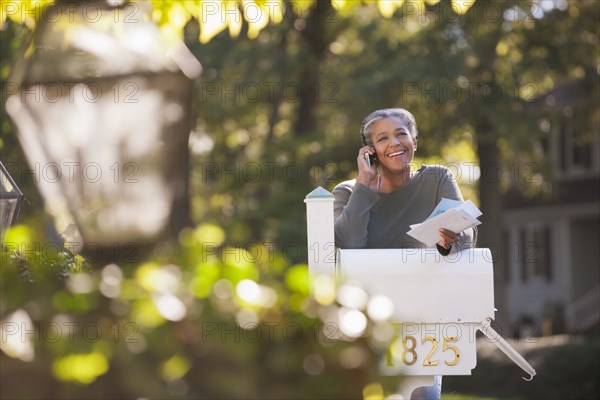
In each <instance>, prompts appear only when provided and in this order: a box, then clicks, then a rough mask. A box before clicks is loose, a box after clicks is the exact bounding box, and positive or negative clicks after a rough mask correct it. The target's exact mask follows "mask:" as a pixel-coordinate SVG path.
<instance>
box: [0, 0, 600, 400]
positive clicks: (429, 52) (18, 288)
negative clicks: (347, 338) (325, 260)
mask: <svg viewBox="0 0 600 400" xmlns="http://www.w3.org/2000/svg"><path fill="white" fill-rule="evenodd" d="M8 3H10V2H8ZM8 3H7V2H2V6H3V7H4V8H3V9H2V15H1V16H2V23H3V29H2V31H1V33H0V35H1V37H0V40H1V46H2V59H1V64H0V72H1V78H2V83H3V87H5V85H6V83H7V82H6V81H7V79H8V73H9V69H10V66H11V65H12V63H13V62H14V59H15V57H17V54H18V49H19V47H20V45H21V44H22V42H23V38H24V37H25V34H26V33H27V31H28V30H29V29H30V28H31V27H32V26H33V22H34V21H33V20H28V19H19V18H17V17H15V15H14V14H11V13H10V12H9V11H10V10H7V8H6V7H7V4H8ZM12 3H13V4H25V3H27V4H29V6H30V7H31V6H32V5H31V4H33V3H31V2H25V1H20V2H12ZM42 3H43V2H42ZM42 3H36V4H42ZM268 3H269V2H266V1H257V2H255V3H253V4H256V5H257V6H258V7H262V8H261V9H265V10H266V11H265V14H264V15H265V16H266V21H267V22H266V23H265V19H258V18H256V19H255V18H248V15H247V14H244V9H243V4H244V3H241V2H237V1H229V2H208V1H203V2H190V1H158V0H156V1H153V2H152V4H153V6H154V7H155V11H154V12H152V16H153V18H155V19H156V21H157V22H159V23H162V27H163V29H164V30H165V31H166V33H167V34H169V35H172V36H173V37H179V36H182V37H183V39H184V40H185V42H186V44H187V45H188V47H189V48H190V49H191V50H192V52H193V53H194V54H195V56H196V57H197V58H198V59H199V60H200V61H201V62H202V64H203V67H204V73H203V76H202V80H201V82H199V83H198V87H197V97H196V100H195V107H196V110H197V116H198V119H197V122H196V125H195V127H194V131H193V132H192V135H191V139H190V153H191V165H190V176H191V180H190V194H191V195H190V202H191V206H192V207H191V211H192V215H191V216H190V217H191V221H192V224H191V225H193V227H192V228H189V229H186V230H184V231H182V232H181V234H180V235H179V237H178V238H177V243H176V244H162V245H160V246H158V247H157V248H156V249H155V251H154V252H153V253H152V254H151V255H148V256H147V257H144V258H141V257H137V258H134V259H129V260H125V262H124V263H123V265H121V267H122V269H120V270H119V271H121V272H117V269H115V268H113V267H110V268H109V267H105V266H104V265H101V266H100V267H99V268H98V269H94V268H92V269H89V270H88V269H86V267H85V263H84V262H83V261H82V260H79V259H77V258H76V257H75V256H73V255H72V254H70V253H69V252H63V251H62V250H61V251H60V252H58V251H57V254H58V253H60V256H58V255H57V257H56V258H54V256H53V255H52V257H51V260H48V255H47V254H46V255H43V254H42V255H40V254H38V253H35V252H33V253H31V254H30V255H29V257H30V258H29V259H27V257H24V256H22V255H21V256H19V255H17V256H16V257H13V256H9V255H6V254H5V255H4V256H3V257H4V259H3V260H2V264H3V268H2V270H1V271H2V274H3V276H2V280H1V281H0V284H1V285H2V286H1V287H0V289H1V290H0V296H2V297H1V301H2V308H1V310H0V312H1V313H2V314H1V315H0V317H1V318H3V321H8V319H7V318H8V317H9V316H11V318H13V319H12V320H11V321H16V320H19V321H26V320H27V318H30V319H31V320H33V321H36V322H38V324H39V326H40V327H49V326H51V324H53V323H55V322H57V323H60V324H63V327H64V326H69V325H64V324H65V323H67V324H68V323H75V322H76V323H78V324H79V325H78V326H79V329H82V328H83V327H85V326H86V324H92V325H90V326H94V327H96V326H97V327H100V328H101V329H102V332H103V334H102V335H101V336H100V337H99V338H98V340H96V341H92V340H87V339H89V338H86V337H84V336H82V335H83V333H82V332H83V331H82V330H78V331H77V332H76V334H75V337H74V338H73V339H72V340H71V339H70V338H69V336H68V335H66V332H67V331H66V328H65V330H64V331H63V335H62V337H61V338H60V340H57V341H56V342H52V341H50V340H40V341H39V342H36V343H32V346H33V347H32V348H33V349H34V354H35V359H34V360H33V361H30V363H29V364H24V363H25V361H22V360H19V354H20V355H21V357H27V355H26V354H27V353H18V351H17V350H15V349H12V350H10V351H12V352H10V351H9V352H7V351H4V350H3V351H4V354H2V355H1V356H0V357H2V359H1V361H2V373H3V380H4V379H5V377H6V379H7V380H10V381H12V380H13V379H14V381H15V382H22V381H21V380H20V379H22V373H21V371H22V368H25V367H24V365H27V370H28V371H30V373H29V374H27V377H28V379H31V377H36V378H38V379H39V382H40V384H39V389H40V392H39V393H43V394H44V395H46V396H53V397H67V396H70V397H84V396H85V395H90V394H93V395H94V396H95V397H109V396H111V397H124V396H125V397H133V396H136V397H138V396H142V397H143V396H147V397H167V396H175V395H179V394H184V393H186V394H188V395H189V396H194V397H207V398H208V397H227V398H232V397H269V396H270V397H278V398H279V397H286V396H291V395H294V396H297V397H303V396H304V397H314V396H317V395H319V396H322V397H327V396H330V397H360V396H361V395H362V394H363V392H362V390H363V388H365V387H367V388H369V389H368V390H366V391H365V392H364V393H367V394H368V393H376V394H377V395H378V396H379V394H380V393H381V386H378V385H379V383H375V386H366V385H367V384H372V383H374V382H379V378H377V377H375V373H374V369H373V366H372V365H371V364H370V363H371V362H374V360H375V358H374V357H373V355H372V353H373V352H374V351H376V350H373V348H372V347H371V346H369V345H368V344H367V343H366V342H367V339H365V338H361V339H358V340H355V341H353V342H349V343H346V342H343V341H335V343H333V344H330V343H325V344H324V345H323V343H321V342H322V341H321V340H317V341H314V340H313V339H314V335H313V333H314V326H315V324H319V323H321V324H322V321H320V320H319V318H318V317H317V314H318V312H317V311H316V310H318V309H322V308H327V307H337V305H335V306H334V305H333V304H329V305H324V304H320V303H315V302H314V300H309V299H308V297H307V291H306V284H303V283H302V282H304V281H305V280H306V266H305V265H304V264H303V262H304V261H305V260H306V257H307V254H306V251H307V250H306V236H305V233H306V232H305V216H304V215H305V214H304V204H303V203H302V199H303V198H304V196H305V195H306V194H307V193H309V192H310V191H311V190H312V189H314V187H315V186H317V185H321V186H324V187H326V188H327V189H332V188H333V187H334V186H335V184H336V183H338V182H340V181H342V180H345V179H350V178H353V177H354V176H355V173H356V163H355V158H356V151H357V149H358V147H359V146H360V139H359V136H358V127H359V124H360V121H361V120H362V118H363V117H364V116H365V115H366V114H368V113H369V112H371V111H372V110H374V109H376V108H381V107H390V106H401V107H405V108H407V109H410V110H411V111H413V112H414V114H415V116H416V119H417V122H418V125H419V131H420V136H419V152H418V153H417V156H418V157H419V158H418V159H416V160H415V161H416V164H417V166H418V165H419V164H420V163H421V162H426V163H443V164H447V165H451V166H453V168H457V167H456V166H458V165H459V163H461V162H464V161H468V162H473V163H476V164H477V165H478V167H479V168H480V169H481V172H482V176H481V178H480V179H479V180H477V179H468V178H469V177H471V178H474V176H472V175H471V176H469V174H474V173H475V170H476V169H475V168H474V166H473V167H472V168H471V169H467V170H459V169H455V170H456V171H461V173H462V176H461V180H460V181H459V183H460V185H461V188H462V190H463V194H465V197H467V198H472V199H474V200H476V201H477V200H479V201H480V204H481V206H482V208H483V210H484V215H485V217H486V221H485V224H484V226H488V227H489V228H490V231H488V232H483V233H484V234H483V240H484V242H483V244H485V243H494V241H496V243H498V242H499V241H500V240H499V239H498V236H497V234H498V233H500V232H501V226H502V222H501V221H502V219H501V213H502V195H503V194H505V193H507V192H511V193H512V192H513V191H516V192H518V193H522V194H524V195H528V196H540V195H544V193H545V194H546V195H547V194H548V193H551V192H552V182H553V181H552V180H551V178H552V176H551V173H550V171H551V168H550V167H551V166H548V165H547V164H546V163H547V161H548V159H549V158H548V157H547V154H546V153H545V152H544V151H543V149H540V146H539V141H540V139H544V138H546V137H547V136H548V135H550V134H551V132H553V129H554V128H552V127H553V126H555V125H554V124H555V119H554V117H555V114H556V110H555V109H554V108H552V107H550V106H549V104H547V103H546V102H545V100H540V99H543V98H544V96H543V95H544V94H546V93H549V92H552V91H553V90H555V89H557V88H559V87H561V86H562V85H565V84H569V83H570V82H573V81H578V80H585V79H588V80H586V81H585V82H590V83H589V85H588V87H589V90H590V91H589V93H587V92H586V94H585V95H584V99H583V100H584V101H583V105H582V106H581V107H580V108H578V109H577V110H576V112H578V113H579V114H576V115H575V116H576V117H579V116H581V117H582V118H577V121H579V123H581V124H583V127H584V129H583V130H582V132H584V133H585V134H584V138H583V139H582V140H584V141H585V140H588V141H589V140H593V135H592V133H593V132H592V128H593V127H594V126H597V124H598V108H597V104H598V97H597V96H598V93H599V91H598V90H597V88H598V77H597V71H598V34H599V32H598V25H597V21H598V20H599V18H598V7H597V4H596V3H595V2H594V1H580V2H568V3H567V2H560V1H556V2H553V3H552V7H546V8H543V7H542V6H541V3H539V2H536V1H511V2H484V1H477V2H475V3H474V4H473V3H472V2H458V1H452V2H451V1H444V0H442V1H425V2H408V1H407V2H402V1H384V0H380V1H377V2H366V1H365V2H358V1H357V2H354V1H332V2H329V1H324V2H321V1H319V2H314V1H309V2H292V1H284V2H281V3H277V4H279V6H278V8H277V7H276V8H272V7H271V9H269V7H270V5H269V4H268ZM371 3H372V4H371ZM545 4H549V3H547V2H546V3H545ZM564 5H566V6H564ZM140 6H142V3H140ZM213 6H214V7H221V9H222V8H223V7H228V8H227V9H228V10H234V9H235V10H237V11H234V14H231V15H230V16H231V17H232V19H228V20H226V22H225V23H222V22H221V20H220V19H219V18H217V17H214V15H220V14H219V13H218V12H217V11H216V9H213V8H210V9H209V8H208V7H213ZM202 7H204V10H205V11H206V12H205V14H202ZM236 7H237V8H236ZM273 10H274V11H273ZM277 10H280V11H277ZM208 12H210V15H213V20H210V18H208V17H210V15H209V13H208ZM235 12H238V13H239V14H235ZM235 15H237V16H241V18H238V19H237V21H239V23H238V22H236V19H235V18H233V17H234V16H235ZM382 16H383V17H382ZM215 19H218V21H215ZM21 22H24V23H25V26H22V25H20V23H21ZM564 112H565V110H562V109H561V110H560V113H564ZM4 113H5V111H4V108H2V117H3V118H2V142H1V146H2V147H1V150H2V159H3V161H4V162H5V163H6V161H12V162H15V163H18V164H19V165H25V164H24V161H23V160H24V159H23V156H22V153H21V151H20V149H19V147H18V146H17V142H16V139H15V135H14V133H13V132H12V129H11V127H10V126H9V124H8V123H7V122H6V121H7V118H5V114H4ZM548 124H550V125H551V127H550V128H548ZM594 124H596V125H594ZM532 163H533V165H534V166H535V168H536V170H535V171H534V172H535V176H534V177H535V178H536V179H535V180H530V179H529V180H528V179H525V178H528V177H530V176H529V175H526V174H528V173H529V172H530V171H528V170H526V169H523V167H524V166H527V165H531V164H532ZM494 166H496V167H498V168H499V170H500V171H501V172H503V174H502V175H501V176H500V179H495V177H496V176H495V175H490V176H487V175H485V173H486V172H489V173H491V172H493V171H492V170H488V168H493V167H494ZM519 171H520V172H519ZM524 174H525V175H524ZM24 176H25V178H24ZM538 178H539V179H538ZM16 179H17V183H18V184H19V185H20V186H25V190H24V191H25V193H26V195H27V197H28V198H29V199H30V201H31V203H32V205H33V207H29V208H27V209H26V210H25V211H26V212H25V214H24V215H23V218H24V219H22V221H26V223H27V225H31V226H36V227H40V229H39V230H42V229H41V226H42V222H41V221H40V220H41V217H40V216H39V214H35V213H34V212H33V210H36V209H40V208H41V206H40V202H39V201H37V200H35V198H36V196H37V195H36V194H35V193H36V192H35V190H34V188H33V182H32V178H31V177H30V176H27V175H23V174H19V175H18V176H17V177H16ZM27 179H29V180H27ZM23 235H25V234H23ZM15 240H16V239H15ZM46 240H48V239H46V238H44V237H43V236H42V237H39V238H35V239H34V240H33V242H34V243H45V242H46ZM30 241H31V240H30ZM259 251H260V253H261V254H262V255H261V256H260V257H257V253H258V252H259ZM31 257H33V259H32V258H31ZM236 260H237V261H236ZM92 261H93V260H92ZM5 264H6V266H5ZM46 264H48V265H52V266H51V267H49V268H46V269H44V268H45V267H44V266H45V265H46ZM65 268H67V270H69V271H70V270H72V269H75V271H74V272H73V275H72V277H71V278H72V279H71V278H69V279H67V280H66V281H65V280H64V279H61V278H60V276H61V275H64V273H63V272H64V271H65ZM497 270H498V271H501V268H500V267H498V268H497ZM30 271H33V275H31V277H30V278H28V276H29V275H28V274H29V273H30ZM36 271H38V273H37V275H36V273H35V272H36ZM39 271H45V272H48V274H47V275H48V276H46V274H45V272H44V273H43V274H42V275H40V274H39ZM56 271H58V272H59V274H58V279H57V278H56V274H54V272H56ZM61 271H63V272H61ZM35 276H40V278H39V279H37V280H36V279H34V277H35ZM24 280H25V281H27V280H30V281H32V282H29V283H27V282H23V281H24ZM42 282H43V283H42ZM157 282H160V284H161V286H162V285H167V286H169V285H171V286H169V288H170V289H169V290H168V291H167V292H164V291H161V290H158V284H157ZM169 282H170V283H169ZM241 282H245V283H244V284H243V285H242V286H241V287H242V288H244V287H246V289H242V293H244V290H250V291H252V290H255V291H256V287H259V288H260V290H259V291H258V292H260V293H263V291H264V292H265V293H268V294H267V295H266V296H267V297H269V296H271V298H272V295H273V293H274V295H275V298H276V303H275V304H271V305H268V306H267V305H265V304H253V303H252V302H248V301H247V300H244V298H243V297H240V296H239V293H237V291H236V290H237V289H236V288H237V287H238V285H239V284H240V283H241ZM496 282H502V279H501V278H500V277H498V279H496ZM244 285H245V286H244ZM255 285H256V286H255ZM42 287H43V290H40V288H42ZM501 293H502V291H501V287H500V288H497V291H496V298H497V303H498V304H499V305H500V304H501V303H502V300H501V297H500V296H501ZM168 301H171V303H168V304H171V305H172V310H171V313H169V312H168V311H167V312H166V313H165V311H164V309H161V307H162V306H161V304H167V303H164V302H168ZM161 302H162V303H161ZM181 304H183V306H184V307H183V308H182V307H181ZM178 307H179V308H178ZM178 309H179V310H182V309H184V310H185V316H184V317H182V318H180V319H178V320H169V319H168V318H167V317H169V318H174V315H175V314H173V312H174V311H173V310H175V311H176V310H178ZM161 310H162V311H161ZM19 311H23V312H25V313H26V314H23V313H20V314H17V315H16V316H15V314H14V313H16V312H19ZM24 315H27V316H28V317H27V318H26V317H25V316H24ZM17 317H18V318H21V319H18V318H17ZM244 318H245V319H244ZM255 320H258V321H260V323H262V324H265V323H271V322H277V323H279V324H280V325H278V326H280V327H283V326H284V325H285V324H286V323H288V324H294V326H299V327H301V330H302V332H303V333H304V335H303V336H302V337H301V338H300V339H299V340H298V342H293V343H292V342H290V341H289V340H287V339H286V338H282V335H281V331H277V329H275V328H274V329H275V331H274V333H275V334H276V336H275V339H273V340H271V339H269V337H268V335H267V333H268V330H267V327H268V326H269V325H263V326H264V327H265V328H264V329H263V336H262V337H261V338H260V339H257V340H256V341H253V340H240V341H239V342H236V340H235V338H236V335H239V336H240V337H249V338H254V336H252V334H253V333H256V330H254V331H252V330H251V329H250V330H243V329H241V328H236V326H237V325H236V321H255ZM94 324H95V325H94ZM214 324H216V325H214ZM221 324H223V325H221ZM71 326H72V325H71ZM272 326H275V325H272ZM290 326H291V325H290ZM223 327H225V328H226V332H229V333H226V338H225V340H223V339H222V338H221V336H220V335H221V333H222V332H223V329H222V328H223ZM215 329H216V330H215ZM212 332H214V333H212ZM50 333H51V332H50ZM50 333H49V332H46V334H50ZM290 333H291V331H290ZM86 334H89V335H95V334H96V332H95V331H93V328H90V330H89V332H87V333H86ZM203 334H204V338H205V339H206V341H203ZM227 335H229V336H227ZM317 336H318V337H319V335H317ZM93 338H95V336H93ZM319 338H320V339H322V337H319ZM46 339H47V337H46ZM129 339H136V340H137V341H135V342H130V341H129ZM6 354H9V355H10V357H9V356H7V355H6ZM344 354H345V356H344ZM348 354H354V355H355V356H356V355H357V354H363V355H365V354H366V356H365V358H364V360H365V362H364V363H362V364H360V365H357V366H355V367H352V368H350V367H349V365H350V364H348V363H345V362H343V361H342V360H347V357H349V356H348ZM11 357H12V358H11ZM345 357H346V358H345ZM356 357H358V358H359V359H361V357H362V356H356ZM89 365H93V366H94V367H93V368H89V367H86V366H89ZM256 366H261V368H257V367H256ZM320 368H323V369H322V371H321V373H319V374H316V375H311V373H313V372H315V371H319V369H320ZM48 371H52V374H51V375H49V374H48ZM13 377H14V378H13ZM19 377H21V378H19ZM234 378H235V380H234ZM232 381H235V382H236V385H235V386H232V385H231V383H230V382H232ZM65 382H68V384H66V383H65ZM7 386H8V388H7ZM1 390H2V394H3V397H5V396H4V395H6V397H35V396H36V394H38V392H36V388H35V387H33V386H31V385H19V387H15V386H12V385H10V386H9V385H2V389H1ZM386 391H389V389H387V388H386ZM365 395H366V394H365ZM375 397H377V396H375Z"/></svg>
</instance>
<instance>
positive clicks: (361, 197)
mask: <svg viewBox="0 0 600 400" xmlns="http://www.w3.org/2000/svg"><path fill="white" fill-rule="evenodd" d="M333 195H334V197H335V201H334V203H333V213H334V221H335V222H334V231H335V244H336V246H337V247H340V248H343V249H362V248H365V247H366V245H367V238H368V232H367V227H368V225H369V215H370V212H371V208H372V207H373V205H374V204H375V203H376V202H377V200H379V195H378V194H377V193H375V192H373V191H372V190H371V189H369V188H368V187H366V186H365V185H363V184H361V183H355V184H354V187H353V188H352V187H351V186H350V185H349V184H339V185H338V186H336V187H335V189H333Z"/></svg>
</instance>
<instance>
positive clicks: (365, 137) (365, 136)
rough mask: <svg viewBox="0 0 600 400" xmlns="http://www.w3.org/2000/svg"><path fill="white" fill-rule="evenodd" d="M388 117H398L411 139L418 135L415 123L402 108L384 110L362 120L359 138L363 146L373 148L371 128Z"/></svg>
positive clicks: (408, 112) (409, 114) (412, 117)
mask: <svg viewBox="0 0 600 400" xmlns="http://www.w3.org/2000/svg"><path fill="white" fill-rule="evenodd" d="M389 117H398V118H400V119H401V120H402V121H404V122H405V123H406V125H407V126H408V130H409V132H410V136H412V137H413V139H414V138H416V137H417V136H418V135H419V130H418V129H417V122H416V121H415V117H414V116H413V115H412V114H411V113H410V111H408V110H405V109H404V108H384V109H381V110H376V111H373V112H372V113H371V114H369V115H367V116H366V118H365V119H363V121H362V124H360V137H361V141H362V143H363V146H366V145H369V146H373V140H372V139H371V134H372V133H373V132H371V128H372V127H373V124H374V123H375V122H377V121H380V120H382V119H384V118H389Z"/></svg>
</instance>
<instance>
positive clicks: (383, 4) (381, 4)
mask: <svg viewBox="0 0 600 400" xmlns="http://www.w3.org/2000/svg"><path fill="white" fill-rule="evenodd" d="M403 3H404V0H385V1H383V0H379V1H378V2H377V8H378V9H379V12H380V13H381V15H383V16H384V17H385V18H390V17H391V16H392V15H394V12H395V11H396V9H398V8H400V7H402V4H403Z"/></svg>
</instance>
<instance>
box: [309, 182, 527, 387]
mask: <svg viewBox="0 0 600 400" xmlns="http://www.w3.org/2000/svg"><path fill="white" fill-rule="evenodd" d="M333 201H334V198H333V195H332V194H331V193H329V192H328V191H326V190H325V189H323V188H321V187H319V188H317V189H315V190H314V191H313V192H311V193H310V194H309V195H308V196H306V199H305V202H306V205H307V232H308V247H309V259H308V266H309V273H310V274H311V275H313V276H314V275H315V274H322V273H326V274H328V275H332V274H333V275H334V276H335V278H336V281H343V280H346V279H354V280H357V281H360V282H361V283H362V285H363V287H364V289H365V290H366V291H367V292H368V293H369V294H371V295H384V296H387V297H388V298H389V299H390V300H391V301H392V303H393V304H394V315H393V317H394V320H395V321H396V324H395V327H396V331H395V335H394V338H393V340H392V343H391V344H390V346H389V350H388V352H387V354H386V357H385V358H384V359H382V360H381V363H380V367H381V368H380V370H381V372H382V374H384V375H403V376H404V378H403V379H402V382H401V386H400V393H399V394H400V395H401V396H402V398H405V399H409V398H410V396H411V393H412V392H413V390H414V389H415V388H417V387H420V386H431V385H433V382H434V379H433V376H435V375H471V371H472V369H473V368H475V366H476V364H477V355H476V352H477V348H476V340H475V338H476V332H477V331H478V330H480V331H482V332H483V333H484V334H485V335H486V336H487V337H488V338H490V339H491V341H493V343H495V344H496V345H497V346H498V347H499V348H500V349H501V350H502V351H503V352H504V353H505V354H506V355H507V356H509V357H510V358H511V360H513V361H514V362H515V363H516V364H518V365H519V366H520V367H521V368H522V369H523V370H525V371H526V372H527V373H528V374H530V378H533V376H534V375H535V370H534V369H533V368H532V367H531V365H529V364H528V363H527V361H526V360H525V359H524V358H523V357H521V356H520V355H519V354H518V353H517V352H516V351H515V350H514V349H512V347H511V346H510V345H509V344H508V343H507V342H506V341H504V340H503V339H502V338H501V337H500V335H498V334H497V333H496V332H495V331H494V330H493V329H492V328H491V327H490V322H491V321H492V320H493V318H494V311H495V308H494V282H493V262H492V255H491V252H490V250H489V249H465V250H463V251H460V252H457V253H452V254H450V255H449V256H446V257H444V256H441V255H440V254H439V252H438V251H437V249H429V248H426V249H339V250H338V251H337V254H336V256H335V258H333V257H332V256H331V254H330V252H331V251H335V246H334V244H333V243H334V240H335V235H334V227H333ZM315 249H318V250H319V251H321V252H323V251H324V250H327V251H326V252H324V253H319V255H321V254H323V255H326V257H313V256H314V255H315V254H314V252H315ZM326 259H327V260H328V261H330V262H325V261H326ZM331 261H334V262H333V263H332V262H331Z"/></svg>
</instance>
